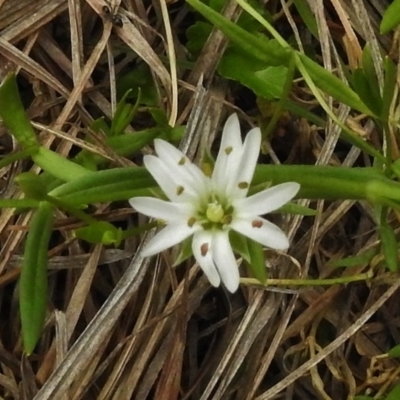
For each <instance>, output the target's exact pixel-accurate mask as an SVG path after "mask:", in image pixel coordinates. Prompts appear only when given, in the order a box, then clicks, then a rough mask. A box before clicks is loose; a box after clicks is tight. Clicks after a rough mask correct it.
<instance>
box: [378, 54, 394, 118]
mask: <svg viewBox="0 0 400 400" xmlns="http://www.w3.org/2000/svg"><path fill="white" fill-rule="evenodd" d="M384 68H385V81H384V84H383V94H382V101H383V106H382V112H381V119H382V120H383V121H388V119H389V112H390V106H391V104H392V101H393V96H394V92H395V90H396V79H397V66H396V65H395V64H394V63H393V61H392V60H391V59H390V58H389V57H385V60H384Z"/></svg>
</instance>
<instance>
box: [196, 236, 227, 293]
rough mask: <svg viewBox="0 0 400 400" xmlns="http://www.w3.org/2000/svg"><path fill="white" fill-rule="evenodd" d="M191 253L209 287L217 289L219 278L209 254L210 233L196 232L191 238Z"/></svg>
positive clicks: (210, 253)
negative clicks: (208, 282)
mask: <svg viewBox="0 0 400 400" xmlns="http://www.w3.org/2000/svg"><path fill="white" fill-rule="evenodd" d="M192 251H193V255H194V258H195V259H196V261H197V262H198V263H199V265H200V268H201V269H202V270H203V272H204V274H205V275H206V276H207V278H208V280H209V281H210V283H211V285H213V286H215V287H217V286H219V285H220V283H221V278H220V276H219V274H218V271H217V268H216V267H215V264H214V261H213V258H212V252H211V232H210V231H204V230H201V231H198V232H196V233H195V234H194V236H193V241H192Z"/></svg>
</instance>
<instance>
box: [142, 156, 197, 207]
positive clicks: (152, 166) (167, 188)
mask: <svg viewBox="0 0 400 400" xmlns="http://www.w3.org/2000/svg"><path fill="white" fill-rule="evenodd" d="M143 163H144V165H145V167H146V168H147V169H148V170H149V172H150V174H151V175H152V176H153V178H154V179H155V180H156V182H157V183H158V185H159V186H160V188H161V189H162V190H163V192H164V193H165V195H166V196H167V197H168V198H169V199H170V200H171V201H174V202H179V203H182V202H192V201H194V200H196V199H197V198H198V193H197V192H196V191H195V189H193V187H191V186H188V185H185V179H186V177H184V176H182V174H181V171H179V170H175V171H171V170H170V169H169V168H168V166H167V165H166V164H165V162H164V161H162V160H161V159H160V158H158V157H155V156H151V155H146V156H144V157H143Z"/></svg>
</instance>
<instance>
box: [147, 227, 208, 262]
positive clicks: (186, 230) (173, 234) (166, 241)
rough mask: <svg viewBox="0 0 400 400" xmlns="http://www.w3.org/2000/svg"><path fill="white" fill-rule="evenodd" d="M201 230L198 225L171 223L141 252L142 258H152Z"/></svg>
mask: <svg viewBox="0 0 400 400" xmlns="http://www.w3.org/2000/svg"><path fill="white" fill-rule="evenodd" d="M199 229H202V227H201V226H199V225H193V226H192V227H190V226H189V225H188V224H187V223H184V222H181V223H171V224H168V225H167V226H166V227H165V228H164V229H162V230H161V231H160V232H158V233H157V234H156V235H155V236H154V237H153V238H152V239H151V240H150V242H149V243H148V244H147V245H146V247H145V248H144V249H143V250H142V255H143V257H148V256H152V255H154V254H157V253H160V252H161V251H163V250H165V249H168V248H169V247H172V246H174V245H176V244H178V243H180V242H182V241H184V240H185V239H186V238H188V237H189V236H190V235H193V233H194V232H196V231H198V230H199Z"/></svg>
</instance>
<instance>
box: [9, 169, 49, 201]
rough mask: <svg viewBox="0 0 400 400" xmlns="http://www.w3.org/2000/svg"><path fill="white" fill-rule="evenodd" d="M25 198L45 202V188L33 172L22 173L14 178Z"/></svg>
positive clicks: (41, 180)
mask: <svg viewBox="0 0 400 400" xmlns="http://www.w3.org/2000/svg"><path fill="white" fill-rule="evenodd" d="M15 182H16V183H17V184H18V185H19V187H20V188H21V189H22V191H23V192H24V193H25V196H26V197H27V198H31V199H34V200H39V201H41V200H46V196H47V187H46V184H45V183H44V181H43V179H42V178H41V176H40V175H36V174H34V173H33V172H23V173H22V174H19V175H18V176H17V177H16V178H15Z"/></svg>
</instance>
